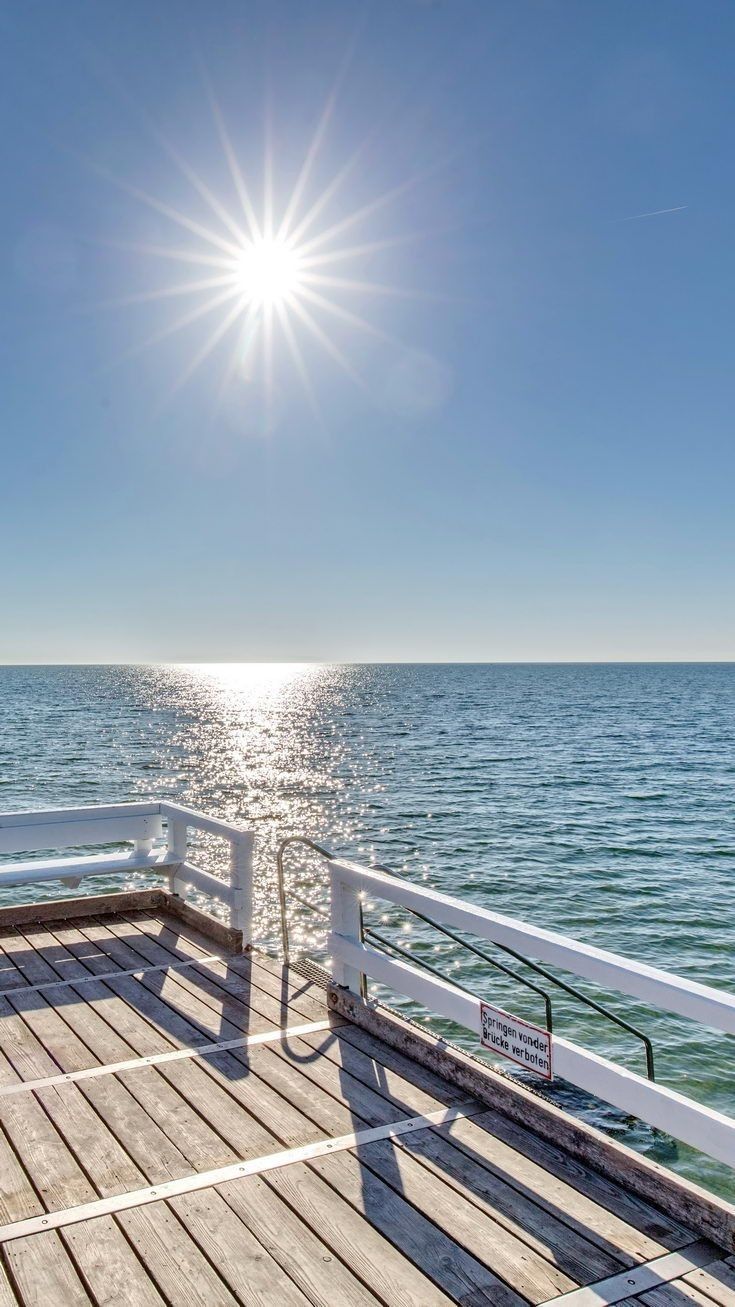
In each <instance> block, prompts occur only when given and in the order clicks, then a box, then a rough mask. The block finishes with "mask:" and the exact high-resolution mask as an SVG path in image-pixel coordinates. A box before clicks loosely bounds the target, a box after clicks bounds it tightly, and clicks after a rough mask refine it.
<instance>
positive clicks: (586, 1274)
mask: <svg viewBox="0 0 735 1307" xmlns="http://www.w3.org/2000/svg"><path fill="white" fill-rule="evenodd" d="M59 908H60V910H61V905H59ZM97 977H99V979H97ZM0 991H2V994H1V996H0V1122H1V1123H2V1131H1V1132H0V1152H1V1157H0V1167H1V1174H2V1211H1V1213H0V1221H2V1223H3V1224H2V1229H0V1246H1V1248H2V1268H1V1269H0V1307H5V1304H15V1303H28V1304H31V1303H33V1304H35V1303H38V1304H40V1303H43V1304H45V1305H48V1304H67V1303H73V1304H89V1303H94V1304H121V1305H122V1304H126V1305H128V1307H139V1305H140V1307H143V1305H145V1307H153V1305H154V1304H156V1305H160V1304H162V1303H169V1304H177V1307H178V1305H179V1304H201V1305H202V1307H205V1305H206V1307H213V1305H219V1304H222V1305H223V1307H224V1305H225V1304H226V1305H227V1307H229V1305H230V1304H235V1303H242V1304H248V1307H249V1305H250V1304H260V1303H262V1304H268V1305H269V1307H303V1305H304V1304H308V1303H312V1304H324V1305H325V1307H342V1305H343V1304H344V1305H346V1307H368V1305H373V1304H385V1305H386V1307H387V1305H389V1304H390V1305H391V1307H392V1305H393V1304H396V1305H398V1304H401V1307H408V1305H409V1304H410V1305H411V1307H448V1305H449V1304H451V1303H455V1304H464V1305H465V1307H480V1304H498V1305H499V1307H523V1304H528V1303H534V1304H541V1303H548V1302H550V1301H555V1300H557V1299H558V1298H560V1297H562V1295H567V1294H570V1295H571V1297H570V1298H569V1299H568V1300H565V1302H566V1301H568V1304H569V1307H592V1305H593V1304H596V1305H599V1304H602V1303H607V1302H622V1301H625V1302H631V1301H633V1300H635V1301H639V1302H642V1303H644V1304H646V1307H691V1304H692V1303H694V1304H699V1307H712V1304H719V1307H727V1305H729V1307H733V1304H735V1258H732V1257H729V1256H728V1254H727V1253H726V1252H725V1250H722V1249H718V1248H717V1247H715V1246H714V1245H712V1244H708V1243H706V1242H704V1241H703V1240H702V1238H701V1237H700V1235H699V1234H697V1233H696V1232H695V1231H694V1230H690V1229H686V1228H684V1226H683V1225H681V1224H679V1223H678V1222H677V1221H675V1220H673V1219H671V1218H670V1217H669V1216H667V1215H665V1214H664V1212H663V1211H660V1210H658V1209H657V1208H656V1207H654V1206H652V1205H651V1204H650V1203H647V1202H645V1201H643V1200H642V1199H640V1198H637V1197H635V1196H633V1195H632V1194H631V1193H630V1192H628V1191H627V1190H626V1189H625V1187H624V1186H622V1185H619V1184H616V1183H614V1182H613V1181H611V1180H610V1179H608V1178H605V1177H604V1176H603V1175H602V1174H600V1173H599V1172H598V1171H596V1170H594V1169H592V1168H591V1167H589V1166H586V1165H585V1164H584V1163H583V1162H581V1161H579V1160H578V1159H575V1158H573V1157H572V1156H571V1155H570V1154H569V1153H566V1152H565V1151H563V1149H562V1148H560V1147H559V1146H557V1145H556V1144H555V1143H552V1142H549V1141H548V1140H544V1139H543V1138H541V1137H540V1136H539V1135H538V1134H537V1133H534V1132H532V1131H531V1130H529V1129H527V1128H525V1127H524V1126H523V1125H521V1124H519V1123H518V1122H517V1121H516V1122H514V1121H512V1120H511V1119H510V1118H509V1117H506V1116H504V1115H502V1114H500V1113H499V1112H498V1111H494V1110H489V1109H488V1108H487V1106H486V1104H483V1103H482V1102H480V1101H478V1100H476V1099H475V1100H473V1099H468V1097H467V1093H466V1092H465V1091H464V1090H462V1089H460V1088H458V1087H457V1086H455V1085H453V1084H451V1083H450V1082H449V1081H447V1080H444V1079H442V1078H440V1077H439V1076H438V1075H436V1074H435V1073H434V1072H432V1071H431V1070H429V1069H427V1068H425V1067H422V1066H420V1065H419V1064H418V1063H417V1062H414V1061H412V1060H409V1059H408V1058H407V1057H405V1056H404V1055H403V1054H402V1053H400V1052H398V1051H395V1050H394V1049H392V1048H391V1047H389V1045H388V1044H387V1043H384V1042H382V1041H381V1040H380V1039H378V1038H376V1037H375V1036H374V1035H373V1034H370V1033H368V1032H367V1031H365V1030H363V1029H360V1028H359V1027H358V1026H356V1025H355V1024H353V1023H351V1022H349V1021H346V1020H344V1018H339V1017H335V1016H334V1015H333V1014H332V1013H330V1010H329V1008H328V1006H327V996H326V992H325V990H324V989H323V988H321V987H320V986H319V985H318V984H317V983H315V982H311V981H309V980H308V979H306V978H305V977H303V976H301V975H300V974H298V973H296V972H294V971H291V972H290V973H288V972H286V971H284V970H283V969H282V967H281V966H280V964H278V963H276V962H274V961H272V960H271V959H269V958H266V957H264V956H261V955H259V954H253V955H252V956H246V955H242V954H228V953H227V951H226V949H224V948H223V947H222V945H221V943H220V944H216V943H214V942H213V940H212V939H211V938H207V937H205V936H204V935H202V934H200V933H198V931H197V930H195V929H194V928H193V927H191V926H189V925H187V924H184V923H183V922H182V921H181V920H178V919H176V918H174V917H172V916H168V915H166V914H164V913H162V912H156V910H155V909H148V910H146V911H129V912H127V913H122V912H117V913H111V914H106V915H104V916H95V917H76V918H74V919H73V920H71V919H64V920H53V919H50V920H47V921H44V922H42V923H40V924H35V925H33V924H25V925H15V926H12V925H4V926H2V927H0ZM287 1027H290V1028H291V1030H290V1031H288V1030H286V1029H285V1028H287ZM304 1027H306V1029H304ZM309 1027H311V1029H309ZM299 1031H300V1033H299ZM223 1044H227V1045H228V1047H227V1048H222V1047H217V1048H215V1049H212V1048H211V1047H210V1048H209V1049H208V1050H207V1049H206V1046H211V1045H217V1046H220V1045H223ZM447 1112H449V1113H452V1112H454V1119H451V1120H445V1121H444V1123H442V1116H443V1115H446V1113H447ZM427 1117H429V1118H430V1119H429V1120H428V1121H427V1120H425V1118H427ZM416 1118H418V1120H417V1119H416ZM399 1130H400V1131H403V1133H400V1134H397V1133H394V1132H396V1131H399ZM366 1132H367V1133H366ZM223 1169H224V1170H223ZM672 1254H676V1255H677V1256H678V1257H679V1260H677V1259H676V1257H674V1258H672ZM659 1259H663V1261H659ZM649 1263H654V1265H653V1266H652V1267H651V1266H649ZM651 1276H653V1277H654V1279H653V1280H651ZM621 1277H622V1278H621ZM646 1277H648V1278H646ZM656 1280H658V1281H659V1287H651V1286H652V1284H655V1283H656ZM590 1285H595V1286H596V1287H595V1289H594V1290H588V1291H587V1292H586V1293H575V1292H574V1291H575V1290H580V1289H583V1288H584V1286H590Z"/></svg>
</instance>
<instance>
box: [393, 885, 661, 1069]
mask: <svg viewBox="0 0 735 1307" xmlns="http://www.w3.org/2000/svg"><path fill="white" fill-rule="evenodd" d="M381 870H382V871H384V870H385V868H384V867H382V868H381ZM406 911H407V912H410V913H411V915H412V916H414V917H418V918H419V920H420V921H425V922H426V924H427V925H428V926H433V928H434V930H438V931H439V932H440V934H442V935H446V936H447V938H448V939H452V940H454V942H455V943H456V944H459V945H461V947H462V948H466V949H469V951H470V953H475V954H476V955H477V957H478V958H482V959H483V960H484V961H485V962H489V963H490V964H491V965H492V966H494V967H499V968H500V970H501V971H505V972H506V974H507V975H509V976H513V977H514V979H515V980H518V981H520V982H521V984H526V985H529V986H531V988H533V989H536V990H537V992H538V993H539V994H543V996H544V998H546V999H547V1012H546V1016H547V1020H546V1026H547V1029H548V1030H552V1024H551V1007H550V1002H548V995H547V994H546V992H545V990H543V989H541V988H540V987H539V986H536V985H532V984H531V981H530V980H527V979H526V978H525V977H524V976H519V975H518V973H517V972H516V971H513V970H512V968H510V967H505V966H503V964H502V962H498V961H497V959H496V958H492V957H491V956H490V954H489V953H485V952H484V951H483V950H482V949H480V948H477V945H475V944H470V943H469V941H468V940H464V939H460V937H459V935H455V933H454V931H453V930H449V929H448V928H447V927H446V926H441V925H440V924H439V922H438V921H432V919H431V917H426V916H424V914H423V912H418V911H417V910H416V908H407V909H406ZM495 946H496V948H500V949H502V950H503V952H504V953H509V954H510V956H511V957H514V958H516V960H517V961H518V962H521V963H523V965H524V966H526V967H530V968H531V970H532V971H535V972H536V973H537V975H539V976H544V977H545V979H546V980H548V981H550V982H551V984H552V985H558V987H559V989H563V990H564V992H565V993H566V994H570V995H571V996H572V998H576V999H578V1000H579V1002H580V1003H584V1004H585V1005H586V1006H587V1007H589V1008H592V1009H593V1011H595V1012H599V1013H600V1014H601V1016H603V1017H607V1018H608V1020H609V1021H613V1022H614V1023H615V1025H616V1026H620V1028H621V1030H627V1031H628V1033H629V1034H631V1035H635V1036H636V1037H637V1038H638V1039H640V1041H641V1043H642V1044H643V1047H644V1049H645V1054H646V1074H647V1076H648V1079H649V1080H655V1079H656V1074H655V1065H654V1059H653V1045H652V1043H651V1041H650V1039H649V1038H648V1035H646V1034H644V1032H643V1031H642V1030H638V1028H637V1027H636V1026H633V1025H631V1023H630V1022H629V1021H626V1020H625V1019H624V1017H620V1016H618V1015H617V1013H616V1012H611V1011H610V1008H608V1007H605V1006H604V1005H603V1004H602V1003H598V1002H597V1000H596V999H594V998H590V997H589V995H588V994H583V993H582V991H581V989H577V988H576V986H574V985H570V984H569V982H568V981H566V980H562V979H561V977H560V976H555V975H553V973H552V972H551V971H547V970H546V967H542V966H539V964H538V962H532V961H531V959H530V958H525V957H523V955H522V954H521V953H517V952H516V950H515V949H512V948H508V946H507V945H505V944H498V942H497V940H496V941H495ZM422 965H424V964H423V963H422Z"/></svg>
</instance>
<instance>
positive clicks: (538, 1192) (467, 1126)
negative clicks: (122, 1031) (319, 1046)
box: [126, 913, 692, 1275]
mask: <svg viewBox="0 0 735 1307" xmlns="http://www.w3.org/2000/svg"><path fill="white" fill-rule="evenodd" d="M126 915H127V914H126ZM136 920H137V922H138V923H140V922H141V921H142V920H145V921H146V924H147V922H148V921H149V918H147V916H146V914H144V913H141V914H136ZM159 939H161V940H165V941H166V943H167V945H168V937H167V930H166V926H165V922H162V923H161V930H160V934H159ZM205 945H206V941H204V940H201V941H198V942H197V944H196V947H188V948H187V947H177V948H175V949H173V950H172V952H171V956H176V957H179V958H182V957H185V956H193V955H195V954H196V952H197V951H199V953H200V955H202V954H203V951H204V947H205ZM169 946H170V945H169ZM236 965H237V967H238V969H240V968H241V966H242V965H243V964H242V962H241V961H240V960H238V962H237V964H236ZM278 970H279V968H278V964H276V963H273V962H272V960H270V959H261V958H259V956H258V955H253V958H252V961H251V968H250V974H251V975H252V976H254V977H255V983H254V986H253V989H252V1000H253V1001H254V1002H257V1003H258V1005H259V1006H260V1007H262V1006H263V1004H262V1000H261V999H260V991H261V988H262V987H265V988H268V989H270V990H271V992H273V991H274V990H275V991H276V992H277V990H278V987H279V984H280V981H279V976H278ZM222 984H223V986H226V987H230V986H231V985H232V975H231V974H230V976H228V977H227V978H226V979H223V981H222ZM296 1005H298V998H297V999H296ZM349 1042H351V1043H353V1044H356V1045H357V1046H358V1047H362V1048H363V1050H365V1051H369V1052H370V1053H371V1054H372V1055H373V1056H375V1055H376V1054H377V1057H378V1059H379V1061H380V1063H381V1064H385V1063H387V1064H388V1065H389V1066H392V1067H393V1068H397V1069H399V1070H400V1071H401V1072H402V1073H403V1075H404V1078H405V1080H406V1082H407V1083H411V1084H416V1083H417V1080H420V1081H422V1086H423V1087H424V1088H426V1089H427V1090H429V1092H431V1091H432V1090H434V1091H435V1090H436V1087H437V1086H443V1090H444V1093H445V1094H446V1089H447V1086H446V1082H442V1081H441V1079H440V1078H439V1077H438V1076H436V1075H434V1074H433V1073H431V1072H429V1071H426V1072H424V1075H423V1079H422V1074H421V1073H422V1072H423V1068H419V1067H417V1064H416V1063H413V1062H411V1061H410V1059H408V1058H405V1057H403V1056H402V1055H401V1054H400V1053H397V1052H394V1051H393V1050H391V1049H389V1048H388V1046H387V1045H385V1044H383V1043H382V1041H378V1040H376V1039H375V1037H374V1036H371V1035H369V1034H368V1033H367V1032H365V1031H362V1030H360V1029H359V1028H358V1027H354V1026H352V1027H347V1028H346V1029H345V1030H343V1032H342V1034H341V1038H340V1041H339V1045H338V1047H339V1049H340V1050H341V1049H343V1048H344V1046H345V1044H346V1043H349ZM328 1055H329V1054H328ZM353 1069H354V1067H353ZM460 1092H461V1091H459V1090H455V1093H457V1094H459V1093H460ZM445 1101H446V1099H445ZM412 1103H413V1104H414V1106H415V1110H426V1105H425V1104H424V1105H423V1106H419V1105H418V1103H417V1100H416V1099H415V1098H412ZM442 1133H451V1134H452V1135H454V1128H453V1127H451V1128H450V1127H447V1128H445V1129H444V1130H443V1131H442ZM456 1133H457V1134H458V1135H460V1136H465V1137H466V1138H468V1139H469V1137H470V1136H472V1138H473V1139H474V1148H473V1147H472V1144H471V1143H470V1144H469V1145H468V1151H470V1150H471V1151H472V1154H473V1155H474V1152H475V1151H476V1150H477V1149H479V1151H480V1154H481V1156H480V1157H479V1158H478V1159H477V1160H479V1161H480V1162H482V1163H483V1164H488V1163H489V1165H490V1167H491V1168H492V1161H491V1159H489V1158H486V1157H484V1156H482V1153H483V1152H484V1148H483V1145H484V1143H485V1141H486V1138H487V1136H486V1132H481V1133H480V1132H478V1127H477V1126H475V1125H474V1124H473V1122H471V1121H467V1122H458V1123H456ZM526 1133H527V1139H528V1141H529V1142H531V1143H532V1142H533V1138H534V1137H533V1136H532V1135H531V1134H530V1132H526ZM422 1138H423V1137H422ZM493 1142H494V1141H493ZM414 1143H416V1147H418V1146H419V1145H418V1142H417V1141H414ZM500 1149H501V1150H502V1149H503V1145H502V1144H501V1145H500ZM496 1151H497V1150H496ZM510 1152H511V1150H509V1149H507V1148H506V1149H505V1154H506V1156H505V1158H504V1159H503V1162H504V1168H503V1173H502V1178H503V1180H504V1181H506V1182H510V1183H511V1184H513V1183H515V1184H516V1185H517V1187H518V1188H519V1189H520V1191H521V1192H524V1190H525V1191H528V1189H530V1194H531V1196H532V1197H533V1200H534V1202H537V1203H539V1204H540V1205H541V1206H542V1207H544V1208H546V1209H547V1210H550V1211H552V1212H554V1213H555V1214H556V1215H557V1216H561V1217H562V1219H563V1220H564V1221H566V1222H567V1223H568V1224H569V1225H570V1226H571V1227H572V1228H573V1229H576V1230H577V1231H578V1232H579V1233H581V1234H583V1235H584V1236H585V1237H586V1238H590V1237H591V1238H592V1240H593V1242H597V1243H598V1244H599V1246H600V1247H601V1248H603V1249H604V1250H606V1251H607V1252H608V1253H609V1254H611V1255H612V1256H614V1257H616V1258H617V1259H618V1260H619V1262H620V1263H621V1264H623V1265H627V1264H631V1265H632V1264H634V1263H635V1262H636V1261H638V1260H646V1259H649V1258H652V1257H655V1256H658V1255H660V1254H661V1253H662V1252H664V1251H666V1250H667V1249H670V1248H674V1247H679V1246H682V1245H683V1244H685V1243H686V1242H688V1241H690V1240H691V1238H692V1235H691V1233H690V1232H689V1231H687V1230H685V1229H683V1228H682V1227H680V1226H678V1225H677V1224H676V1223H675V1222H672V1221H671V1220H670V1219H669V1218H667V1217H665V1216H664V1215H663V1214H662V1213H659V1212H657V1211H656V1210H655V1209H653V1208H651V1207H650V1206H649V1205H648V1204H646V1203H645V1202H643V1201H642V1200H639V1199H636V1198H635V1197H634V1196H631V1195H628V1194H626V1193H625V1191H624V1190H622V1189H621V1187H620V1186H616V1185H614V1184H611V1183H610V1182H606V1181H605V1180H604V1179H603V1178H602V1177H599V1176H598V1175H596V1173H594V1172H591V1171H590V1170H589V1168H586V1167H585V1166H584V1165H583V1164H581V1163H574V1162H572V1167H571V1169H572V1172H573V1174H574V1178H575V1180H576V1182H577V1184H578V1185H580V1186H582V1187H583V1188H584V1189H585V1190H587V1191H588V1192H589V1191H590V1189H592V1190H595V1191H597V1192H598V1194H600V1196H601V1197H602V1198H603V1199H604V1202H605V1204H609V1207H608V1206H607V1205H602V1204H600V1203H594V1202H591V1201H590V1199H589V1198H588V1197H587V1193H585V1192H581V1191H580V1190H579V1189H576V1188H574V1187H573V1186H572V1185H571V1184H567V1183H565V1182H564V1181H561V1180H559V1179H558V1178H557V1177H556V1176H554V1175H551V1174H549V1173H548V1172H546V1171H545V1170H544V1169H543V1168H542V1167H539V1166H535V1165H534V1164H533V1163H532V1162H529V1161H528V1159H526V1158H525V1157H524V1156H523V1154H521V1153H514V1158H515V1160H516V1163H517V1165H516V1167H515V1168H514V1169H513V1171H512V1172H511V1174H509V1173H508V1165H509V1160H510V1159H509V1157H508V1154H509V1153H510ZM569 1160H570V1161H571V1159H569ZM529 1180H532V1181H533V1183H532V1184H531V1185H529ZM560 1199H561V1200H562V1201H561V1202H560ZM621 1207H622V1209H623V1212H621ZM626 1210H627V1211H628V1213H629V1218H630V1220H629V1223H626V1222H624V1221H623V1220H621V1219H620V1215H618V1213H620V1214H621V1215H622V1214H624V1212H625V1211H626ZM647 1232H650V1233H647ZM654 1236H655V1237H654ZM603 1265H604V1262H603V1263H600V1274H601V1275H604V1274H606V1273H611V1272H606V1271H604V1270H603V1269H602V1267H603Z"/></svg>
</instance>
